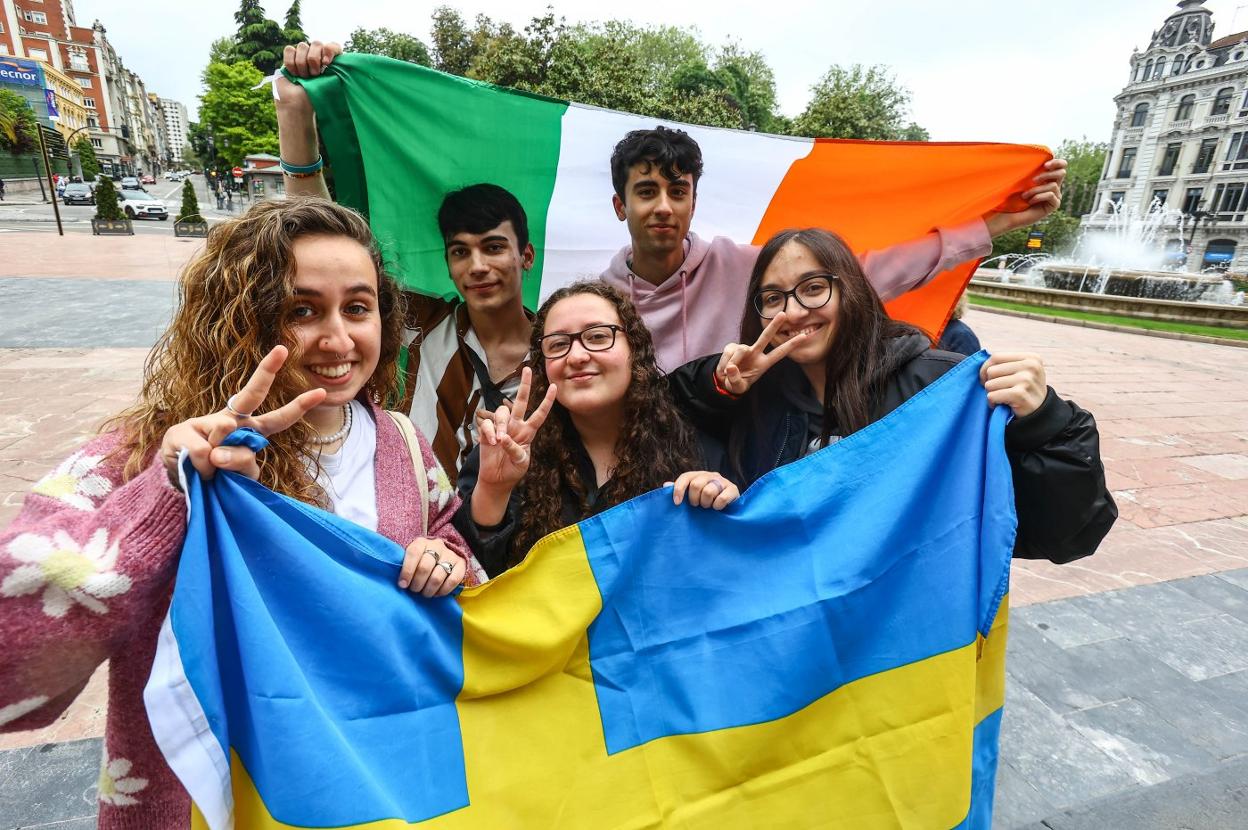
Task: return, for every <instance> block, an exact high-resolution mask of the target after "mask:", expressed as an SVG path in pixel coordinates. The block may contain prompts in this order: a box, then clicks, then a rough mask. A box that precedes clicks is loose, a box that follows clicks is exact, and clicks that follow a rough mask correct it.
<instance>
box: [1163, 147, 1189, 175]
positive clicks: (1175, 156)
mask: <svg viewBox="0 0 1248 830" xmlns="http://www.w3.org/2000/svg"><path fill="white" fill-rule="evenodd" d="M1182 150H1183V145H1182V143H1180V142H1175V143H1174V144H1167V145H1166V152H1165V154H1164V155H1162V157H1161V169H1160V170H1158V171H1157V175H1159V176H1173V175H1174V168H1175V166H1176V165H1177V164H1178V163H1179V153H1180V152H1182Z"/></svg>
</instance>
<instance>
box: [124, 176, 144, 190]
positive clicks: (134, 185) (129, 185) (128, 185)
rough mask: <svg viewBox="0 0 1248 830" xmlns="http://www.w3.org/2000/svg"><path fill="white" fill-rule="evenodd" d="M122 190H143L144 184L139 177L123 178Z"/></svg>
mask: <svg viewBox="0 0 1248 830" xmlns="http://www.w3.org/2000/svg"><path fill="white" fill-rule="evenodd" d="M121 189H122V190H142V189H143V183H142V182H140V181H139V179H138V177H137V176H122V177H121Z"/></svg>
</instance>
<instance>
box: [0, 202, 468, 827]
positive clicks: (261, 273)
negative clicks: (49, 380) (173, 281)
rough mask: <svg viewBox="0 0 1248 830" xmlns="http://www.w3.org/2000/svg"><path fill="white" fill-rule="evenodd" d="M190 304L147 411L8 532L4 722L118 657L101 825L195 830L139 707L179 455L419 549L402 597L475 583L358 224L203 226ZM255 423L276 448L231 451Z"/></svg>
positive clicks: (173, 512)
mask: <svg viewBox="0 0 1248 830" xmlns="http://www.w3.org/2000/svg"><path fill="white" fill-rule="evenodd" d="M178 294H179V303H178V307H177V310H176V311H175V313H174V316H173V321H172V323H171V324H170V326H169V329H168V330H167V331H166V332H165V334H164V335H162V336H161V338H160V340H159V341H158V342H157V344H156V346H155V348H154V349H153V350H152V353H151V356H150V357H149V358H148V362H147V367H146V371H145V377H144V382H143V389H142V392H141V393H140V395H139V399H138V401H137V402H136V403H135V405H134V406H132V407H131V408H130V409H129V410H127V411H126V412H124V413H122V414H121V415H118V416H117V417H116V418H114V419H112V420H111V421H110V422H109V423H108V424H106V425H105V427H104V429H103V431H102V432H101V434H100V435H98V436H96V437H95V438H92V439H91V440H89V441H88V442H87V443H86V444H84V445H83V447H82V448H81V449H80V450H79V451H78V452H76V453H74V454H73V455H72V456H70V457H69V458H68V459H67V460H66V461H65V462H64V463H62V464H61V465H60V466H59V467H58V468H57V469H56V470H54V471H53V472H51V473H49V474H48V475H47V476H45V477H44V478H42V479H41V480H40V481H39V482H37V483H36V484H35V486H34V487H33V488H32V490H31V492H30V494H29V495H28V496H27V497H26V501H25V503H24V504H23V506H22V511H21V513H19V514H18V516H17V518H16V519H14V521H13V523H12V524H11V525H10V526H9V527H7V528H5V529H4V530H3V531H0V637H2V638H3V641H4V644H5V645H4V651H3V656H0V730H2V731H19V730H25V729H34V728H37V727H41V726H46V725H47V724H49V723H52V722H53V721H54V720H56V718H57V717H59V716H60V715H61V713H62V712H64V711H65V709H66V707H68V706H69V705H70V703H71V702H73V700H74V698H75V697H77V695H78V693H79V692H81V691H82V689H83V687H84V686H85V685H86V683H87V680H88V678H90V677H91V674H92V673H93V672H94V671H95V669H96V667H97V666H99V665H100V663H102V662H103V661H105V660H108V661H109V672H108V682H109V692H108V699H109V700H108V721H107V727H106V732H105V737H104V751H105V757H104V768H103V772H102V773H101V776H100V787H99V798H100V812H99V826H100V827H102V828H132V827H161V828H176V827H189V826H190V819H191V803H190V798H189V796H188V795H187V793H186V790H185V789H184V788H183V787H182V785H181V784H180V783H179V782H178V780H177V779H176V778H175V777H174V775H173V772H172V771H171V770H170V769H169V767H168V765H167V764H166V763H165V761H164V758H163V757H162V755H161V753H160V750H159V749H158V748H157V746H156V743H155V741H154V739H153V737H152V731H151V727H150V726H149V724H148V718H147V713H146V711H145V710H144V704H143V687H144V685H145V683H146V682H147V679H148V676H149V675H150V674H151V669H152V661H153V658H154V656H155V652H156V642H157V638H158V635H159V633H160V629H161V623H162V621H163V620H164V617H165V613H166V610H167V608H168V605H169V600H170V595H171V593H172V589H173V581H174V574H175V573H176V570H177V560H178V553H179V551H180V549H181V546H182V541H183V538H184V536H185V533H186V522H187V512H186V510H187V507H186V497H185V496H184V495H183V494H182V493H181V492H180V491H179V489H178V480H179V479H178V474H179V469H178V464H179V460H178V459H179V455H180V452H181V451H182V450H183V449H185V450H187V451H188V452H189V454H190V461H191V463H192V464H193V465H194V467H195V469H196V470H198V471H199V473H200V474H201V475H203V476H205V477H211V476H213V475H214V474H215V473H216V472H217V471H220V470H229V471H233V472H237V473H240V474H242V475H245V476H248V477H250V478H253V479H255V480H257V481H259V482H260V483H261V484H264V485H265V486H266V487H269V488H270V489H272V490H275V491H276V492H278V493H282V494H284V495H286V496H290V497H291V498H295V499H299V500H301V501H305V502H308V503H310V504H315V505H318V506H320V507H323V508H325V509H327V510H331V511H333V512H334V513H336V514H337V515H338V516H340V517H342V518H344V519H348V520H350V521H353V522H355V523H356V524H360V525H362V526H364V527H368V528H369V529H372V530H376V531H377V532H378V533H380V534H382V535H383V536H386V537H388V538H389V539H391V540H392V541H394V542H397V543H399V544H401V545H404V546H406V547H407V560H406V561H405V562H404V565H403V568H402V571H401V572H400V573H396V581H398V582H399V583H400V586H401V587H403V588H406V589H408V590H410V591H414V592H420V593H423V594H424V595H426V596H435V595H445V594H447V593H449V592H450V591H451V590H452V589H454V588H455V587H457V586H458V585H459V584H461V582H463V581H465V579H467V581H468V582H470V583H471V582H476V581H477V578H478V576H477V570H478V567H477V566H476V564H475V560H473V558H472V556H471V554H470V552H469V549H468V547H467V545H466V544H465V543H464V540H463V538H462V537H461V536H460V534H459V533H458V532H457V531H456V530H455V529H454V527H452V525H451V517H452V515H453V513H454V512H455V510H456V508H457V507H458V506H459V501H458V498H457V497H456V495H455V492H454V489H453V488H452V487H451V486H450V483H449V481H447V478H446V476H445V474H443V473H441V471H440V469H439V468H438V466H437V461H436V459H435V458H434V455H433V452H432V450H431V449H430V448H429V445H428V442H427V441H425V440H424V439H423V438H421V437H418V433H415V432H414V431H410V425H407V424H405V423H404V422H403V421H402V420H400V419H401V418H403V417H405V416H399V418H395V417H393V414H390V413H386V412H385V411H384V410H383V409H382V402H383V401H385V400H388V399H390V398H391V397H392V396H393V393H394V392H395V384H396V378H397V374H396V372H395V364H396V361H397V357H398V353H399V343H400V338H401V333H402V322H403V307H402V302H401V300H400V295H399V292H398V289H397V288H396V286H395V284H394V282H393V281H392V280H391V279H390V278H389V277H388V276H387V275H386V274H385V273H384V271H383V270H382V261H381V256H380V254H379V253H378V250H377V246H376V244H375V243H374V240H373V237H372V234H371V233H370V231H369V228H368V223H367V222H366V221H365V220H364V219H363V217H361V216H359V215H358V214H356V213H354V212H352V211H351V210H349V209H347V208H344V207H340V206H338V205H335V204H333V203H332V202H329V201H326V200H323V199H289V200H275V201H268V202H263V203H261V204H258V205H256V206H255V207H253V208H251V209H250V210H249V211H248V212H247V213H245V214H243V215H242V216H241V217H239V218H237V219H231V220H228V221H226V222H222V223H221V224H219V225H217V226H215V227H214V228H213V229H212V230H211V231H209V233H208V239H207V241H206V243H205V245H204V249H203V251H202V252H200V253H199V254H198V255H197V256H196V257H195V258H194V259H192V260H191V262H190V263H189V264H188V265H187V267H186V269H185V271H184V272H183V274H182V276H181V279H180V281H179V283H178ZM244 426H246V427H252V428H254V429H256V430H257V431H258V432H260V433H261V434H263V435H264V436H266V437H267V439H268V442H269V443H268V446H267V447H266V448H265V449H264V450H263V451H262V452H261V453H260V454H259V455H258V456H257V454H256V453H254V452H252V451H251V450H249V449H247V448H245V447H237V446H235V447H224V446H222V445H221V444H222V441H223V439H224V438H225V437H226V436H227V435H229V434H230V433H231V432H233V431H234V430H235V429H237V428H239V427H244ZM417 458H419V459H420V462H421V464H420V466H421V467H422V468H423V469H424V470H425V471H426V475H425V476H424V481H423V482H421V480H420V479H421V476H419V475H418V472H417V464H416V460H417Z"/></svg>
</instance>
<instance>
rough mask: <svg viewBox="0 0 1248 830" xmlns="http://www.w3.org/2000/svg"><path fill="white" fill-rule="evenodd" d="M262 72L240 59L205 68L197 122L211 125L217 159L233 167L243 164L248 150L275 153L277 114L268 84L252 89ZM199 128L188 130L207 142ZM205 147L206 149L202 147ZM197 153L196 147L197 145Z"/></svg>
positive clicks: (260, 78)
mask: <svg viewBox="0 0 1248 830" xmlns="http://www.w3.org/2000/svg"><path fill="white" fill-rule="evenodd" d="M262 78H263V75H261V71H260V70H259V69H257V68H256V67H254V66H253V65H251V64H250V63H245V62H243V61H239V62H237V63H229V64H227V63H211V64H208V68H207V69H205V70H204V77H203V80H204V88H205V92H204V94H203V95H202V96H201V97H200V99H199V101H200V103H199V119H200V120H199V123H200V124H202V125H211V135H212V144H213V146H214V148H215V150H216V158H215V159H212V160H210V164H215V163H216V162H217V161H219V162H220V163H222V164H224V166H229V167H233V166H236V165H241V164H242V163H243V156H246V155H247V154H249V153H276V152H277V113H276V111H275V110H274V109H273V97H272V93H271V92H270V91H269V89H268V88H267V87H262V88H260V89H253V87H255V86H256V85H257V84H258V83H260V81H261V80H262ZM201 130H202V128H201V129H196V130H192V131H191V141H192V143H194V142H195V141H196V139H197V138H200V139H202V140H203V141H204V142H205V144H207V134H206V133H204V132H202V131H201ZM205 149H206V148H205ZM196 151H197V152H199V147H198V146H197V147H196Z"/></svg>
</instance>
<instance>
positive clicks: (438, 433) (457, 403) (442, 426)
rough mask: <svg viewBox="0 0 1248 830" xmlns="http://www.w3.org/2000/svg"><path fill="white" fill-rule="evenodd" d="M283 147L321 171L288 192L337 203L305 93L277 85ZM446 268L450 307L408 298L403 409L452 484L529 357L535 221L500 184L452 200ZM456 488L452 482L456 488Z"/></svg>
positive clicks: (444, 209) (445, 216)
mask: <svg viewBox="0 0 1248 830" xmlns="http://www.w3.org/2000/svg"><path fill="white" fill-rule="evenodd" d="M340 51H341V49H340V47H338V46H337V45H336V44H329V45H326V46H325V48H324V51H321V45H320V44H316V49H315V51H314V50H313V49H312V47H311V46H309V44H300V45H299V46H298V47H294V46H288V47H286V58H285V66H286V68H287V69H288V70H290V71H291V72H292V73H293V74H295V75H297V76H299V77H308V76H309V75H310V74H312V73H311V72H310V70H309V59H310V58H309V52H313V54H312V55H311V61H312V62H313V63H314V64H317V68H318V71H319V69H320V68H321V67H323V66H324V64H326V63H328V62H329V61H330V60H332V59H333V56H334V55H336V54H337V53H338V52H340ZM276 83H277V91H278V96H275V97H276V98H277V100H276V102H275V103H276V108H277V125H278V142H279V145H280V147H281V158H282V161H283V162H285V163H286V164H289V165H294V166H299V167H305V166H306V167H309V168H316V169H315V170H314V171H313V172H312V173H311V174H301V175H298V176H295V177H289V178H288V179H287V182H286V192H287V193H288V194H290V195H308V196H321V197H323V198H326V199H328V198H329V190H328V188H326V186H325V179H324V177H323V176H322V175H320V169H319V166H318V164H317V159H318V157H319V153H318V151H317V132H316V116H315V114H314V113H313V111H312V104H311V102H310V101H309V100H308V94H307V92H306V91H305V90H304V89H303V88H302V87H300V86H297V85H296V84H292V83H291V82H290V81H288V80H286V79H285V78H278V79H277V81H276ZM438 228H439V229H440V230H441V232H442V241H443V243H444V244H445V246H446V247H445V251H446V266H447V271H448V272H449V273H450V277H451V281H452V282H454V283H455V288H456V290H458V291H459V294H460V297H457V298H455V299H453V300H443V299H441V298H438V297H427V296H424V295H422V294H415V293H408V294H407V295H406V298H407V305H408V310H407V332H406V334H405V337H404V345H405V346H406V347H407V355H408V356H407V365H406V370H405V375H404V384H403V386H404V392H405V395H406V399H405V400H404V401H403V402H402V403H401V404H400V405H399V406H397V407H396V409H400V410H402V411H406V412H409V413H410V414H411V419H412V423H414V424H415V425H416V427H417V428H418V429H419V430H420V431H421V432H422V433H423V434H424V435H425V436H427V437H428V438H429V440H430V442H431V443H432V444H433V451H434V454H435V455H437V457H438V461H439V462H440V463H441V465H442V468H443V469H444V470H446V473H447V475H448V476H451V477H452V478H454V477H455V476H456V474H457V472H458V470H459V467H460V465H461V464H462V463H463V460H464V459H465V458H467V456H468V453H469V451H471V450H472V448H473V447H474V446H476V443H477V434H476V423H475V419H474V417H473V415H474V413H475V412H476V411H477V409H478V408H479V407H484V408H488V409H491V410H493V409H496V408H497V407H498V406H499V404H501V403H502V402H503V399H504V398H508V399H510V398H512V397H514V395H515V391H516V389H517V387H518V386H519V384H520V370H521V369H522V368H523V367H524V366H525V364H526V361H527V358H528V353H529V334H530V331H531V330H532V324H531V322H530V321H531V315H530V314H529V313H528V311H526V310H525V308H524V304H523V300H522V295H521V284H522V282H523V277H524V273H525V272H526V271H528V270H529V269H530V268H532V267H533V258H534V254H535V252H534V250H533V245H532V243H531V242H530V241H529V224H528V217H527V216H526V214H525V212H524V208H523V207H522V206H521V205H520V202H519V201H518V200H517V199H516V197H515V196H514V195H512V194H511V193H510V192H508V191H507V190H505V189H504V188H502V187H499V186H498V185H495V184H474V185H470V186H468V187H465V188H462V189H460V190H456V191H453V192H451V193H448V194H447V195H446V197H445V198H444V199H443V200H442V205H441V207H440V208H439V209H438ZM452 483H454V482H452Z"/></svg>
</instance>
